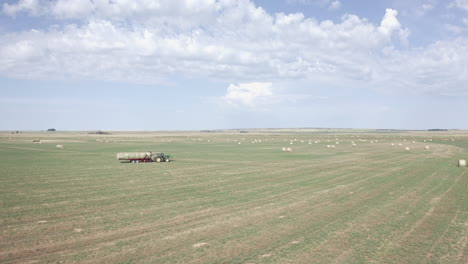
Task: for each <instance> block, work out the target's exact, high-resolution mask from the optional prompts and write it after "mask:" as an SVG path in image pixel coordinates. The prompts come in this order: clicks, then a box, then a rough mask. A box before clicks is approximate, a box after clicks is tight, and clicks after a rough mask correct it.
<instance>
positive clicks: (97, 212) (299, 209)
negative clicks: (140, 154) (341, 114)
mask: <svg viewBox="0 0 468 264" xmlns="http://www.w3.org/2000/svg"><path fill="white" fill-rule="evenodd" d="M351 132H352V133H348V134H347V133H342V132H340V133H339V134H338V133H336V134H331V133H319V132H317V133H316V132H314V133H300V132H297V131H294V132H288V133H286V132H281V131H275V132H274V133H268V132H267V131H264V132H263V133H255V134H253V133H252V134H249V133H245V134H235V133H213V134H211V133H210V134H197V133H188V132H187V133H182V132H178V133H177V132H173V133H171V132H165V133H114V134H113V135H108V136H97V135H92V136H91V135H86V134H83V133H72V132H69V133H62V134H61V133H56V134H52V135H50V134H44V133H42V134H41V133H35V134H33V133H25V134H20V135H7V134H3V135H1V134H0V159H1V160H2V162H1V163H0V175H1V176H0V177H1V178H0V183H1V184H0V201H1V203H0V249H1V250H0V262H3V263H25V262H39V263H49V262H60V263H76V262H80V263H96V262H101V263H467V262H468V254H467V246H466V242H467V234H468V232H467V223H468V222H467V219H468V215H467V208H468V202H467V199H466V198H467V197H466V193H467V192H466V186H467V176H468V169H467V168H458V167H456V166H455V164H456V161H457V160H458V159H461V158H465V159H468V148H466V146H468V144H467V142H468V136H467V135H463V134H461V135H457V138H456V141H453V142H452V141H451V140H448V139H449V138H450V136H451V135H450V134H440V133H437V134H434V135H435V136H434V141H433V142H422V139H424V138H425V136H426V135H421V134H420V133H417V132H412V133H401V132H399V133H394V134H393V133H385V134H383V135H382V134H381V133H370V132H369V131H366V132H363V133H359V134H357V133H356V132H355V131H351ZM447 133H448V132H447ZM358 136H360V138H361V139H367V142H360V141H358V140H357V137H358ZM402 136H403V137H407V138H408V141H407V142H403V141H402V138H401V137H402ZM335 137H339V141H340V145H337V146H336V149H328V148H326V145H327V144H334V142H335V141H336V139H335ZM377 137H378V139H379V143H375V144H371V143H370V142H369V141H370V140H373V139H376V138H377ZM33 138H41V139H43V140H49V141H45V143H44V144H32V143H31V142H30V139H33ZM96 138H102V139H106V140H108V141H109V142H96ZM242 139H245V140H242ZM254 139H261V140H262V142H261V143H256V144H252V143H251V141H252V140H254ZM285 139H286V140H285ZM292 139H297V140H298V141H297V142H295V144H294V145H289V142H290V140H292ZM309 139H312V142H313V141H314V140H315V139H320V140H321V142H320V143H319V144H311V145H309V144H308V140H309ZM228 140H229V141H228ZM234 140H240V141H242V144H241V145H239V144H238V141H234ZM301 140H304V143H301V142H300V141H301ZM327 140H331V143H329V142H327ZM351 140H354V141H355V142H356V144H357V145H358V147H355V148H354V147H352V146H351V143H350V141H351ZM412 140H416V141H417V143H416V144H411V141H412ZM391 142H394V143H403V144H404V145H407V146H410V147H411V151H409V152H406V151H404V150H403V148H404V146H403V147H398V146H395V147H391V146H390V143H391ZM56 144H64V145H65V149H57V148H55V145H56ZM426 145H430V147H431V148H430V150H429V151H427V150H424V146H426ZM282 147H292V148H293V152H292V153H287V152H282V151H281V148H282ZM146 150H154V151H162V152H166V153H170V154H172V155H173V156H174V158H175V160H176V161H175V162H171V163H147V164H128V163H120V162H118V161H117V160H116V159H115V154H116V153H117V152H123V151H146Z"/></svg>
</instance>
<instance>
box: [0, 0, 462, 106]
mask: <svg viewBox="0 0 468 264" xmlns="http://www.w3.org/2000/svg"><path fill="white" fill-rule="evenodd" d="M285 2H286V4H287V5H303V6H306V5H314V4H320V5H323V7H324V8H325V9H328V10H329V12H335V13H336V12H338V11H339V10H342V9H343V8H345V3H344V1H336V0H335V1H332V0H315V1H313V0H287V1H285ZM417 2H418V3H419V6H418V10H417V11H418V14H423V13H424V12H430V11H431V10H433V9H434V8H435V6H436V5H438V7H439V8H445V9H446V10H448V11H451V12H456V13H457V14H460V15H459V18H460V19H459V20H460V21H459V22H460V23H459V24H457V25H451V24H450V25H449V24H447V25H446V27H447V31H450V32H452V33H453V34H452V35H450V37H447V38H441V39H434V40H432V41H430V43H429V44H427V45H415V44H413V43H412V42H411V35H412V29H411V28H410V27H408V26H405V25H404V24H403V23H402V22H401V21H400V15H401V12H400V11H398V10H396V9H392V8H386V9H382V10H376V11H378V12H381V19H380V21H374V22H372V21H369V19H367V18H365V17H360V16H358V15H354V14H352V13H349V12H346V11H343V10H342V11H343V15H341V18H340V19H337V20H335V21H334V20H332V19H324V20H321V21H319V20H318V19H316V18H314V17H312V16H310V15H306V14H304V13H303V12H293V13H286V12H272V11H268V10H267V9H266V8H263V7H262V6H260V5H258V4H256V3H255V1H250V0H179V1H174V0H160V1H153V0H134V1H127V0H115V1H111V0H53V1H48V0H47V1H46V0H19V1H8V2H7V3H4V4H3V5H2V6H1V10H2V16H3V20H4V21H9V22H10V23H18V22H19V21H41V23H40V25H38V26H36V25H35V24H34V23H33V22H31V23H26V22H25V23H23V24H26V26H25V25H22V26H17V27H15V26H10V27H3V28H0V30H1V32H2V34H0V43H1V44H0V76H2V77H4V78H13V79H32V80H100V81H114V82H126V83H135V84H142V83H143V84H164V83H170V82H172V80H173V78H174V76H184V77H188V78H204V79H207V80H211V81H214V82H226V83H228V84H229V85H225V86H224V87H222V89H224V93H225V94H224V96H219V99H220V100H222V101H223V102H226V103H227V104H229V105H231V106H239V105H243V106H247V107H248V108H250V109H251V110H255V109H257V110H258V109H264V106H265V105H267V104H266V103H265V101H268V102H275V103H281V99H279V98H280V97H281V95H284V97H285V98H286V97H288V96H292V94H290V92H287V91H285V89H274V88H275V87H276V86H277V85H279V84H281V85H282V86H283V87H284V86H286V85H287V84H288V83H289V84H291V83H294V82H295V81H300V82H303V83H309V84H310V85H309V86H311V87H315V86H321V87H328V86H329V87H352V88H353V89H357V90H359V89H360V87H361V88H367V89H372V90H377V91H382V92H385V93H388V92H394V93H406V92H409V93H412V94H415V95H436V96H449V97H450V96H467V95H468V89H467V83H468V37H466V32H467V31H468V22H467V21H468V0H453V1H452V0H451V1H449V2H446V4H445V5H443V4H442V3H440V2H438V1H437V0H420V1H417ZM18 24H21V23H18ZM278 93H282V94H278ZM272 98H274V99H273V100H271V99H272Z"/></svg>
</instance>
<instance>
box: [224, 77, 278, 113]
mask: <svg viewBox="0 0 468 264" xmlns="http://www.w3.org/2000/svg"><path fill="white" fill-rule="evenodd" d="M272 98H273V91H272V83H268V82H265V83H262V82H254V83H239V84H230V85H229V87H228V88H227V91H226V95H225V96H224V97H222V99H223V101H224V102H226V103H228V104H229V105H233V106H240V107H242V106H246V107H248V108H251V109H257V108H259V107H263V106H265V105H266V104H268V103H269V102H270V100H271V99H272Z"/></svg>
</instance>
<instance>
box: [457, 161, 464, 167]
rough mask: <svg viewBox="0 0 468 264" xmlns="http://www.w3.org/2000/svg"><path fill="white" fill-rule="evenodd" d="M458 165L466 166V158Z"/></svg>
mask: <svg viewBox="0 0 468 264" xmlns="http://www.w3.org/2000/svg"><path fill="white" fill-rule="evenodd" d="M458 167H466V160H459V161H458Z"/></svg>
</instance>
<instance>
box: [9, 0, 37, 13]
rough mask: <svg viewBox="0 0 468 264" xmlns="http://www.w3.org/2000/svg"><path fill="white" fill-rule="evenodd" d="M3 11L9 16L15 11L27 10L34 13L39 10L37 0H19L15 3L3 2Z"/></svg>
mask: <svg viewBox="0 0 468 264" xmlns="http://www.w3.org/2000/svg"><path fill="white" fill-rule="evenodd" d="M3 12H4V13H5V14H7V15H10V16H16V14H17V13H20V12H27V13H30V14H33V15H36V14H38V13H39V12H40V5H39V0H20V1H19V2H18V3H17V4H8V3H5V4H3Z"/></svg>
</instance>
